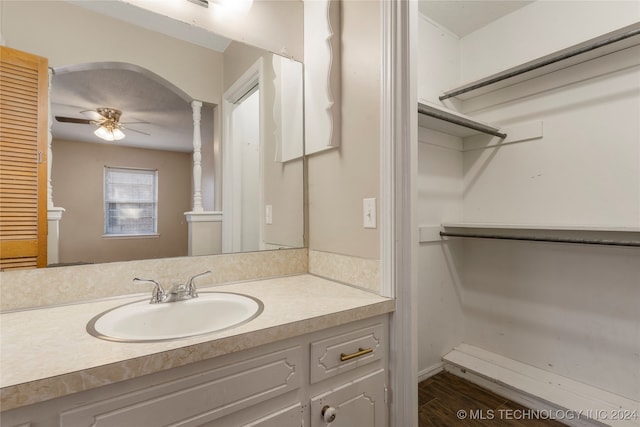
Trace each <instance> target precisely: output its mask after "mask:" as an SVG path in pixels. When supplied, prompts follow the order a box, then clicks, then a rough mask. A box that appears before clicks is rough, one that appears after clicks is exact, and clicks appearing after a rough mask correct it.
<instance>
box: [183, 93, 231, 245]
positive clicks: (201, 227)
mask: <svg viewBox="0 0 640 427" xmlns="http://www.w3.org/2000/svg"><path fill="white" fill-rule="evenodd" d="M191 109H192V110H193V209H192V211H191V212H185V213H184V215H185V216H186V218H187V223H188V224H189V231H188V233H189V240H188V255H189V256H192V255H215V254H219V253H221V252H222V243H221V242H222V212H205V210H204V208H203V206H202V153H201V149H202V136H201V134H200V118H201V110H202V102H200V101H191Z"/></svg>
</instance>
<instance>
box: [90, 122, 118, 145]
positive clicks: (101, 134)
mask: <svg viewBox="0 0 640 427" xmlns="http://www.w3.org/2000/svg"><path fill="white" fill-rule="evenodd" d="M93 133H94V134H95V135H96V136H97V137H98V138H102V139H104V140H105V141H119V140H121V139H122V138H124V132H122V131H121V130H120V129H118V128H117V127H115V126H109V124H108V123H105V124H103V125H102V126H100V127H99V128H98V129H96V130H95V131H94V132H93Z"/></svg>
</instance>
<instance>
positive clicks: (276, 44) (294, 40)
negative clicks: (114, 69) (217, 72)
mask: <svg viewBox="0 0 640 427" xmlns="http://www.w3.org/2000/svg"><path fill="white" fill-rule="evenodd" d="M126 1H127V2H129V3H131V4H133V5H135V6H138V7H140V8H143V9H146V10H149V11H152V12H154V13H156V14H160V15H163V16H170V17H172V18H173V19H177V20H179V21H182V22H185V23H188V24H189V25H193V26H196V27H199V28H203V29H206V30H208V31H212V32H214V33H216V34H219V35H222V36H224V37H227V38H230V39H233V40H238V41H241V42H244V43H249V44H251V45H253V46H257V47H259V48H261V49H265V50H268V51H270V52H274V53H279V54H285V56H289V57H293V58H296V59H297V60H298V61H302V59H303V55H302V52H303V38H302V33H303V2H302V0H254V1H253V4H252V7H251V10H250V11H248V12H247V13H237V12H235V13H234V12H231V11H229V10H228V8H227V9H226V10H225V7H224V6H222V7H221V6H220V5H218V4H216V2H210V6H209V8H208V9H203V8H202V7H200V6H196V5H192V4H189V3H186V2H185V3H184V4H183V5H181V7H180V8H176V7H175V5H174V4H172V2H167V1H165V2H159V1H155V2H154V1H149V0H126Z"/></svg>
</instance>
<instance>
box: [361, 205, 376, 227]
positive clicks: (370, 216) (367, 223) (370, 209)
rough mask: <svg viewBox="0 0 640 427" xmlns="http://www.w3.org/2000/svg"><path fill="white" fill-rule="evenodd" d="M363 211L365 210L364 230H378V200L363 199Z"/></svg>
mask: <svg viewBox="0 0 640 427" xmlns="http://www.w3.org/2000/svg"><path fill="white" fill-rule="evenodd" d="M362 210H363V214H364V217H363V226H364V228H377V224H376V199H375V198H371V199H363V200H362Z"/></svg>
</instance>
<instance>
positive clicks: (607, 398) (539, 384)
mask: <svg viewBox="0 0 640 427" xmlns="http://www.w3.org/2000/svg"><path fill="white" fill-rule="evenodd" d="M443 360H444V368H445V370H447V371H449V372H451V373H453V374H455V375H458V376H460V377H463V378H465V379H468V380H469V381H471V382H473V383H475V384H478V385H479V386H481V387H484V388H486V389H488V390H491V391H493V392H494V393H496V394H499V395H501V396H503V397H506V398H508V399H510V400H513V401H514V402H517V403H520V404H521V405H524V406H526V407H528V408H531V409H533V410H534V411H535V410H538V411H539V415H540V416H543V417H553V418H555V419H557V420H558V421H560V422H562V423H564V424H567V425H569V426H575V427H592V426H615V427H639V426H640V402H636V401H633V400H631V399H628V398H625V397H623V396H619V395H616V394H614V393H611V392H608V391H604V390H601V389H598V388H595V387H593V386H589V385H586V384H583V383H579V382H577V381H574V380H571V379H569V378H566V377H562V376H560V375H557V374H554V373H551V372H548V371H545V370H542V369H539V368H536V367H533V366H530V365H526V364H524V363H521V362H518V361H516V360H513V359H509V358H506V357H504V356H500V355H498V354H495V353H491V352H488V351H486V350H482V349H480V348H478V347H474V346H470V345H467V344H461V345H459V346H457V347H455V348H454V349H453V350H452V351H451V352H449V353H447V354H446V355H445V356H444V357H443Z"/></svg>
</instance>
